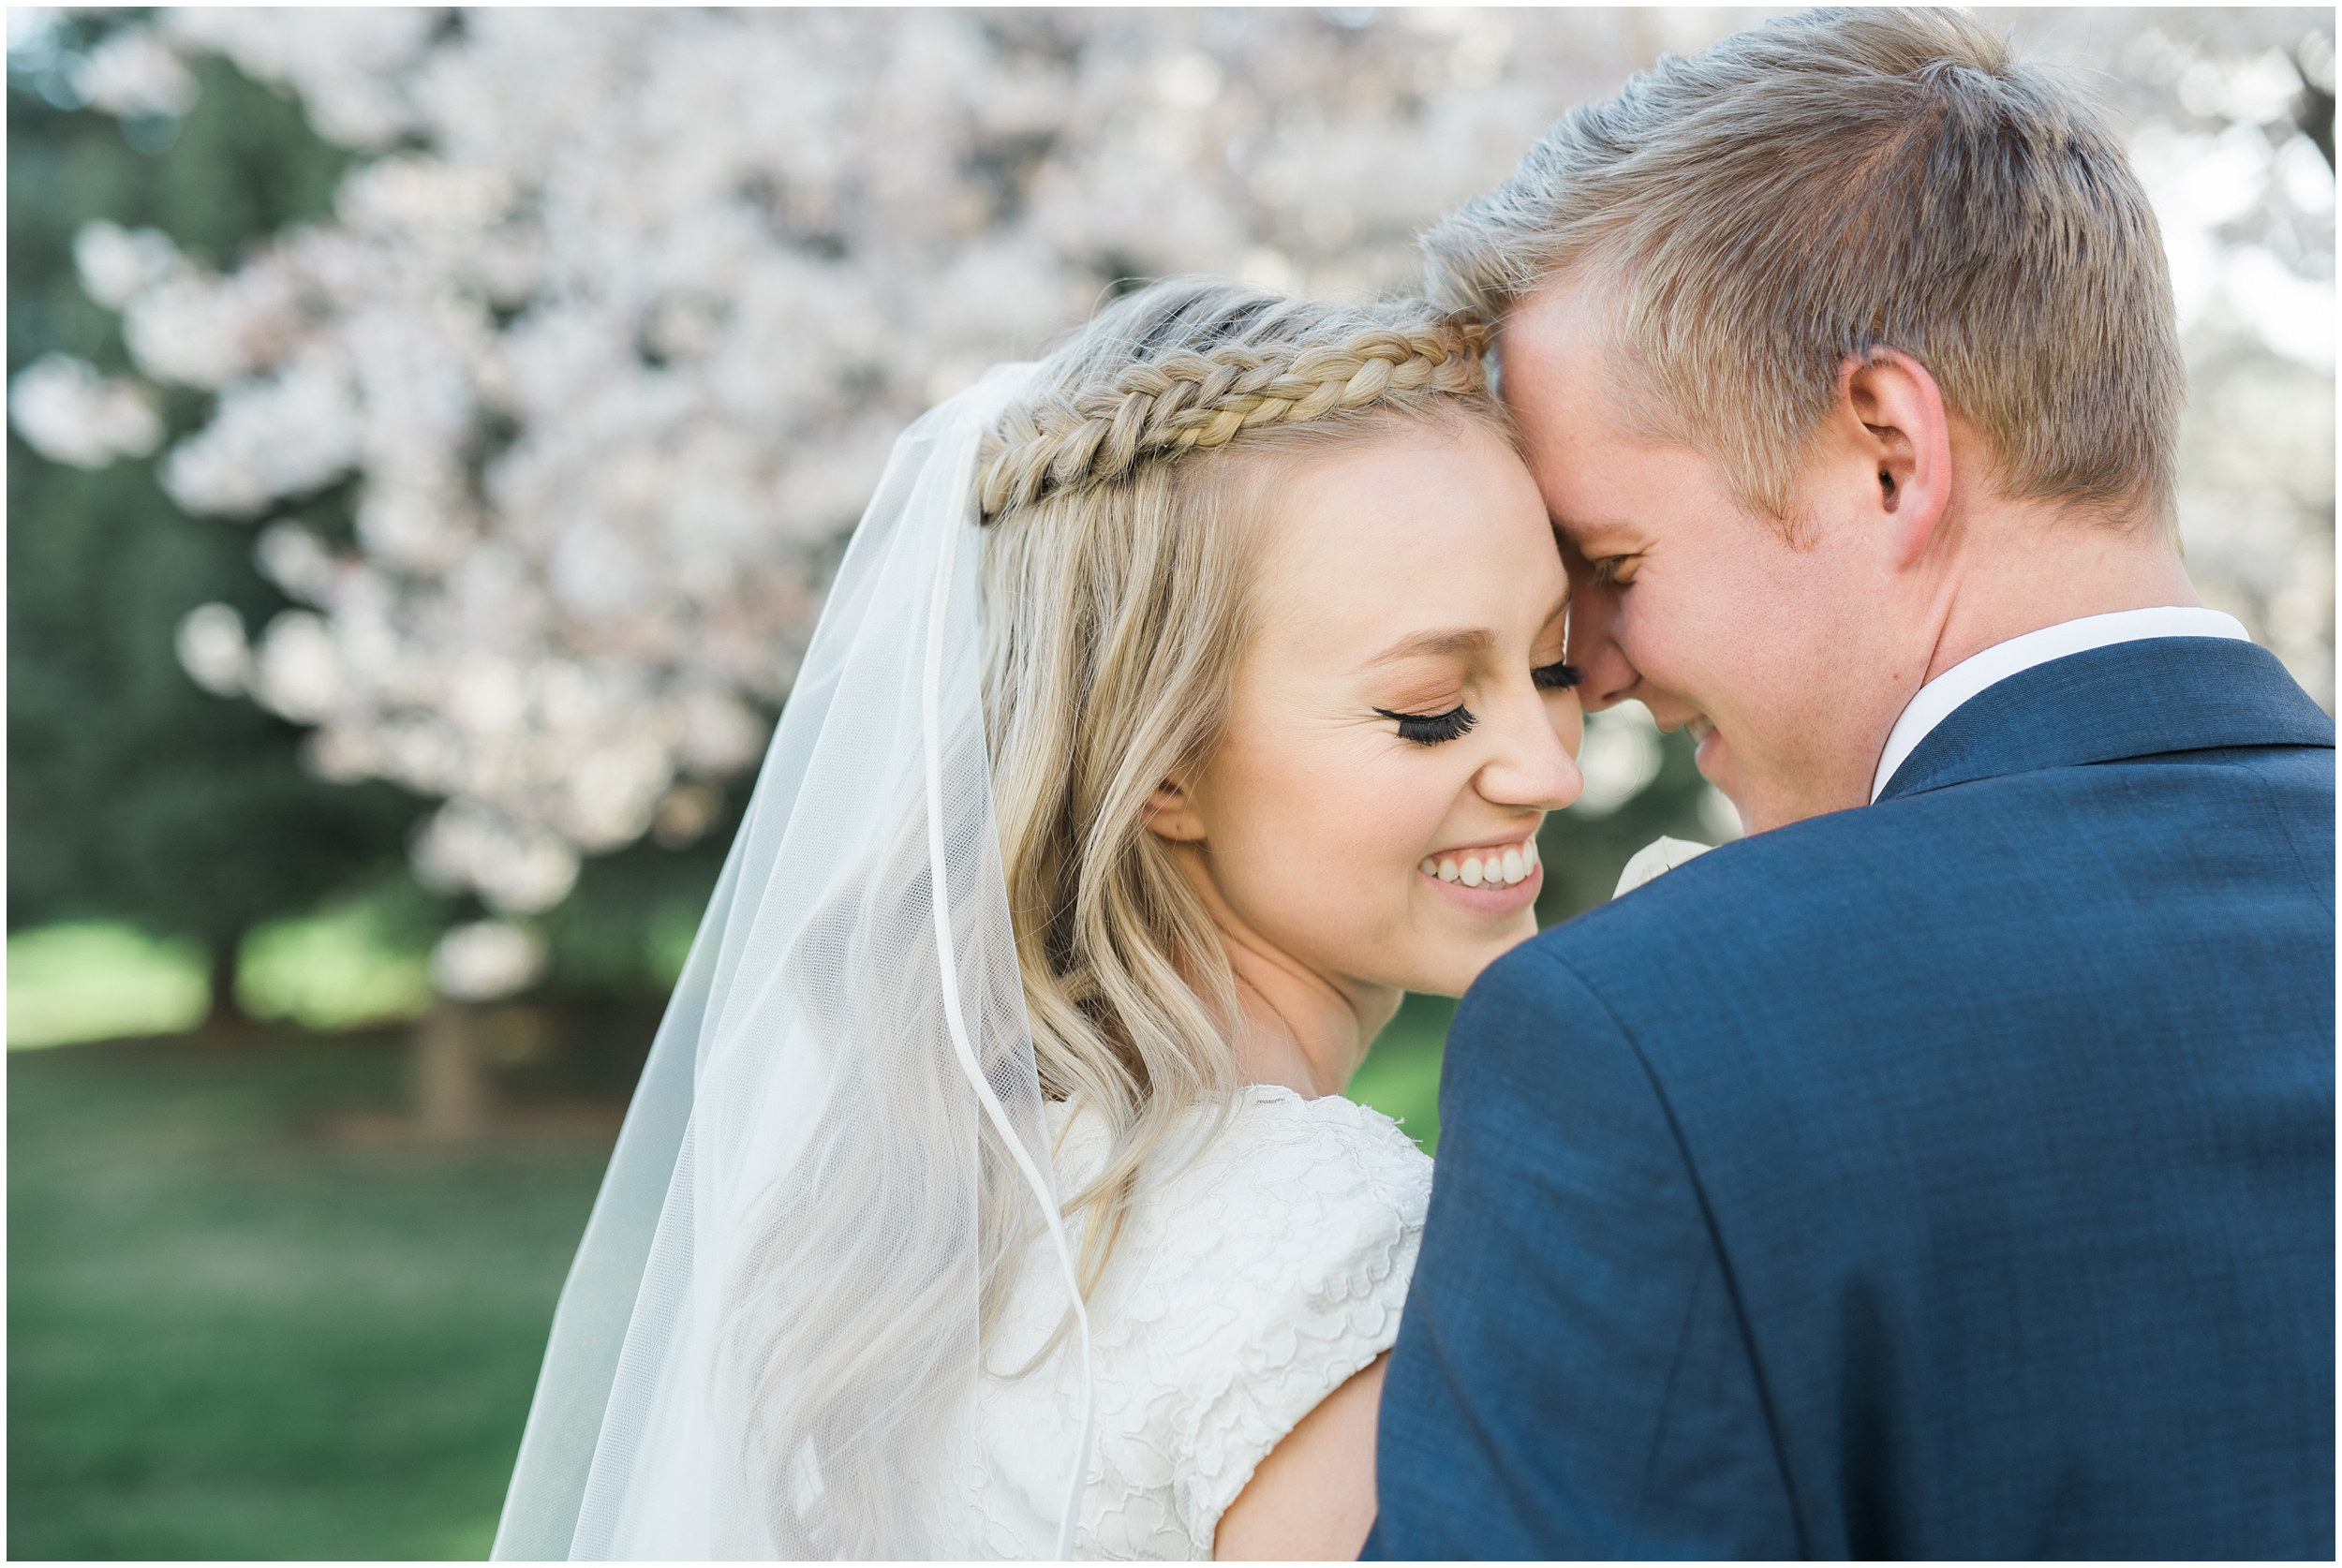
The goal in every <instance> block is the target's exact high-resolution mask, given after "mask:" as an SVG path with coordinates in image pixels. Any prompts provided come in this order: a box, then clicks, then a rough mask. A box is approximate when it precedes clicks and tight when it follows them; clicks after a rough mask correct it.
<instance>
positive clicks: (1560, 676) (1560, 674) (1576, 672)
mask: <svg viewBox="0 0 2342 1568" xmlns="http://www.w3.org/2000/svg"><path fill="white" fill-rule="evenodd" d="M1529 678H1530V679H1531V680H1533V681H1534V682H1536V685H1537V689H1538V690H1539V691H1567V690H1568V689H1569V688H1571V687H1573V686H1576V685H1577V684H1578V683H1579V681H1582V680H1584V679H1585V678H1586V673H1585V672H1584V671H1583V670H1580V669H1579V668H1578V666H1576V665H1575V664H1563V663H1560V662H1555V663H1552V664H1540V665H1538V666H1537V667H1536V668H1535V669H1534V670H1532V671H1530V672H1529Z"/></svg>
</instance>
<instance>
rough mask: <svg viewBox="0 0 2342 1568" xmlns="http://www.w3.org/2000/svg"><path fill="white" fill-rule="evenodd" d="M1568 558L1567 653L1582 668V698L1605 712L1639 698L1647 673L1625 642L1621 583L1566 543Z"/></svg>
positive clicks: (1564, 554) (1596, 710) (1595, 710)
mask: <svg viewBox="0 0 2342 1568" xmlns="http://www.w3.org/2000/svg"><path fill="white" fill-rule="evenodd" d="M1562 558H1563V560H1564V562H1566V563H1567V565H1568V568H1569V637H1568V641H1567V643H1566V648H1567V651H1566V652H1564V654H1563V656H1562V657H1563V658H1564V659H1566V660H1567V661H1568V662H1569V663H1571V664H1573V665H1575V666H1577V668H1578V670H1579V672H1580V675H1581V678H1580V680H1579V684H1578V698H1579V702H1580V703H1583V704H1584V705H1585V709H1586V711H1587V712H1588V713H1599V712H1601V711H1602V710H1603V709H1604V708H1608V707H1613V706H1615V705H1617V704H1618V703H1622V702H1623V701H1625V700H1626V699H1627V698H1628V697H1631V696H1633V695H1634V691H1635V686H1636V684H1637V683H1638V682H1639V681H1640V680H1641V679H1642V674H1641V673H1640V672H1639V671H1638V670H1637V669H1636V668H1635V666H1634V665H1633V663H1632V662H1630V661H1629V660H1628V659H1627V657H1626V650H1625V649H1623V648H1622V647H1621V646H1620V645H1619V640H1618V618H1619V608H1620V607H1619V594H1618V589H1617V587H1616V586H1615V585H1613V584H1608V583H1605V582H1603V581H1602V580H1601V579H1599V578H1597V577H1596V576H1594V574H1593V569H1592V568H1590V567H1588V566H1587V565H1586V563H1585V559H1584V557H1582V556H1580V555H1579V554H1578V553H1577V552H1576V551H1575V550H1572V549H1569V548H1568V547H1567V546H1564V548H1563V550H1562Z"/></svg>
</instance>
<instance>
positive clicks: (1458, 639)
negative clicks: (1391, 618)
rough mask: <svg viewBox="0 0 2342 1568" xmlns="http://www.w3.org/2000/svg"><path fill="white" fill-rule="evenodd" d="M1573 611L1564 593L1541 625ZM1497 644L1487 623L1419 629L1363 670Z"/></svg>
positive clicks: (1481, 649) (1366, 663)
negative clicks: (1476, 625)
mask: <svg viewBox="0 0 2342 1568" xmlns="http://www.w3.org/2000/svg"><path fill="white" fill-rule="evenodd" d="M1568 612H1569V595H1568V594H1567V593H1564V594H1563V595H1562V597H1561V599H1559V600H1558V601H1556V602H1555V604H1554V606H1553V608H1552V609H1551V610H1550V611H1549V612H1548V613H1547V614H1546V617H1545V619H1544V620H1543V621H1541V622H1539V623H1538V629H1539V630H1543V629H1545V628H1546V627H1549V626H1551V625H1552V624H1553V623H1554V622H1555V621H1558V620H1560V619H1561V618H1562V617H1563V616H1564V614H1568ZM1495 646H1496V633H1494V632H1493V631H1490V630H1489V629H1487V628H1486V627H1453V628H1447V629H1442V630H1439V631H1418V632H1416V634H1415V635H1414V636H1412V637H1408V638H1404V639H1402V640H1401V641H1399V642H1396V643H1392V644H1391V645H1390V646H1389V647H1387V648H1385V649H1384V650H1383V651H1382V652H1381V653H1378V654H1376V655H1374V656H1373V657H1372V658H1368V659H1364V660H1362V661H1361V662H1360V663H1359V665H1358V668H1359V669H1360V670H1373V669H1378V668H1380V667H1381V666H1383V665H1386V664H1401V663H1404V662H1405V661H1406V660H1408V659H1411V658H1454V657H1455V656H1456V655H1458V654H1485V653H1487V652H1488V651H1489V650H1490V649H1491V648H1493V647H1495Z"/></svg>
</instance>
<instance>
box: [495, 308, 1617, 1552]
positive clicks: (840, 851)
mask: <svg viewBox="0 0 2342 1568" xmlns="http://www.w3.org/2000/svg"><path fill="white" fill-rule="evenodd" d="M1485 341H1486V336H1485V333H1484V331H1483V330H1482V329H1481V327H1480V326H1479V325H1478V324H1477V323H1476V322H1475V321H1473V320H1471V319H1469V318H1456V317H1444V316H1441V315H1438V314H1436V313H1434V312H1432V311H1431V310H1430V308H1429V307H1428V306H1424V305H1420V304H1406V305H1386V306H1375V307H1355V306H1337V305H1331V304H1322V303H1303V302H1297V301H1289V300H1284V299H1281V298H1277V297H1273V296H1269V295H1264V294H1260V293H1257V292H1254V291H1252V290H1248V289H1244V288H1238V287H1236V286H1234V285H1229V284H1223V283H1214V282H1199V281H1180V282H1172V283H1165V284H1161V285H1157V286H1155V287H1153V288H1148V289H1145V290H1143V291H1141V292H1139V293H1136V294H1134V295H1133V296H1131V297H1129V298H1126V299H1124V300H1122V301H1121V302H1119V303H1117V304H1116V305H1115V306H1113V307H1112V308H1111V309H1109V310H1107V311H1105V312H1104V313H1103V314H1101V315H1100V316H1099V317H1098V318H1096V319H1095V320H1094V321H1092V322H1091V323H1090V325H1089V327H1088V328H1087V329H1085V330H1084V331H1083V332H1082V333H1079V334H1078V335H1077V336H1075V338H1074V340H1073V341H1071V342H1070V343H1069V344H1067V345H1066V346H1065V347H1064V348H1061V349H1060V350H1059V351H1058V352H1056V353H1055V354H1053V355H1051V356H1050V357H1049V358H1048V359H1046V360H1045V361H1044V362H1041V363H1039V364H1038V365H1029V366H1009V367H1004V368H1002V369H1001V370H997V371H995V372H994V373H993V374H992V375H991V376H990V377H986V380H985V381H983V382H982V383H981V384H980V385H978V386H977V387H976V388H974V389H972V390H971V391H970V392H965V393H962V394H961V395H960V396H958V397H956V398H954V399H952V400H951V401H950V402H948V403H946V404H944V405H943V406H942V407H939V408H937V409H935V410H934V411H933V412H931V413H929V414H928V415H927V416H926V417H925V418H924V419H922V420H921V421H920V422H918V423H917V424H915V425H913V426H912V429H911V430H910V431H909V432H908V433H907V434H906V435H905V436H903V437H902V439H901V441H900V442H899V443H898V444H897V448H896V451H895V453H894V456H893V458H892V460H891V461H890V463H889V465H888V467H887V470H886V473H885V475H884V477H883V478H882V481H881V482H880V486H879V491H878V495H877V496H876V498H875V499H874V500H873V501H872V503H871V506H870V509H869V510H868V512H867V514H866V516H865V517H864V520H863V522H862V524H861V525H860V527H859V528H858V529H857V530H856V533H855V536H854V539H853V540H852V546H851V548H850V549H849V551H848V554H847V556H846V559H845V562H844V564H843V566H842V567H841V568H840V570H839V575H838V579H837V584H836V586H835V587H834V589H833V590H832V592H831V595H830V598H829V600H828V603H827V606H826V607H825V609H824V611H823V619H822V623H821V627H820V629H819V630H818V632H817V633H816V635H815V638H814V642H813V644H812V646H811V648H810V649H809V651H808V655H807V658H806V662H805V667H804V670H803V673H802V674H801V676H800V678H799V680H798V683H797V686H796V688H795V691H794V693H793V695H792V697H791V699H790V701H789V703H788V706H787V708H786V710H785V711H784V713H783V715H782V717H781V721H780V725H779V728H778V732H777V734H776V735H775V737H774V741H773V747H772V750H771V753H770V755H769V757H768V759H767V761H766V763H765V767H764V771H763V776H762V777H761V778H760V779H759V781H758V784H757V789H756V793H755V796H754V798H753V800H752V802H751V804H750V806H749V815H748V818H747V821H746V822H745V823H744V825H743V827H742V830H741V833H740V836H739V837H738V839H737V841H736V842H735V843H734V847H733V851H732V854H731V857H730V859H729V860H728V861H727V863H726V865H725V869H724V873H723V877H722V880H720V882H719V885H718V888H717V892H716V895H715V898H714V900H713V902H712V904H711V906H710V908H709V911H708V915H707V919H706V920H705V922H704V924H703V925H702V928H701V931H700V934H699V938H698V940H697V942H696V943H695V945H694V946H693V949H692V952H691V955H690V958H689V962H688V964H687V965H686V968H685V970H684V974H683V978H682V980H681V982H680V983H679V984H678V986H677V988H676V993H675V997H674V1000H673V1002H672V1003H671V1004H670V1007H669V1011H668V1014H667V1017H666V1019H665V1021H664V1023H663V1024H662V1025H661V1027H660V1032H659V1037H658V1040H657V1042H656V1043H655V1045H654V1047H653V1050H652V1053H651V1058H650V1060H649V1063H648V1064H647V1066H646V1067H645V1070H644V1075H643V1081H642V1085H641V1087H640V1088H639V1089H638V1091H637V1093H636V1097H635V1102H634V1104H633V1106H632V1108H631V1109H630V1112H629V1115H628V1118H627V1123H626V1128H625V1131H624V1132H623V1133H622V1134H621V1136H620V1139H619V1143H618V1147H617V1150H616V1152H615V1155H614V1156H613V1159H612V1162H611V1168H610V1173H609V1176H607V1178H606V1179H605V1182H604V1185H603V1189H602V1192H601V1195H600V1199H599V1200H598V1201H597V1203H596V1206H595V1209H594V1214H593V1218H592V1220H591V1221H590V1223H589V1225H588V1227H587V1231H586V1238H585V1241H584V1243H583V1245H582V1247H581V1249H580V1251H579V1254H578V1259H577V1262H576V1265H575V1266H574V1267H573V1269H572V1271H571V1277H570V1280H569V1282H568V1284H567V1286H566V1287H565V1288H564V1291H563V1293H562V1298H561V1304H560V1309H559V1311H558V1314H557V1316H556V1322H555V1325H554V1331H553V1337H552V1341H551V1344H550V1346H549V1347H548V1350H547V1353H546V1357H545V1365H544V1371H543V1374H542V1377H541V1381H540V1383H539V1387H538V1391H537V1398H536V1401H535V1404H534V1405H533V1407H532V1408H531V1410H530V1413H529V1420H528V1427H527V1432H526V1437H525V1439H524V1441H523V1443H522V1449H521V1455H520V1460H519V1463H518V1466H517V1468H516V1471H515V1473H514V1476H513V1480H512V1487H511V1496H510V1498H509V1499H508V1501H507V1503H506V1508H505V1515H504V1520H503V1525H502V1528H501V1530H500V1531H499V1532H498V1535H497V1548H496V1555H497V1557H499V1558H545V1557H579V1558H664V1559H676V1558H684V1559H704V1558H726V1557H787V1558H798V1557H850V1558H957V1559H968V1558H1020V1557H1045V1556H1058V1557H1083V1558H1203V1557H1208V1556H1214V1555H1216V1556H1220V1557H1223V1558H1226V1557H1277V1558H1336V1557H1343V1558H1347V1557H1355V1556H1356V1553H1357V1550H1358V1547H1359V1546H1360V1544H1361V1543H1362V1542H1363V1540H1364V1538H1365V1535H1366V1531H1367V1528H1368V1526H1369V1524H1370V1523H1371V1520H1372V1517H1373V1511H1374V1483H1373V1462H1374V1427H1375V1410H1376V1402H1377V1398H1378V1395H1379V1392H1380V1386H1381V1379H1382V1368H1383V1357H1384V1354H1385V1353H1386V1352H1387V1350H1388V1349H1389V1347H1390V1345H1391V1342H1392V1340H1393V1339H1394V1338H1395V1337H1396V1335H1397V1333H1398V1326H1399V1312H1400V1308H1401V1301H1402V1299H1403V1297H1404V1295H1405V1292H1406V1287H1407V1280H1408V1275H1409V1273H1410V1270H1411V1269H1412V1267H1413V1264H1414V1260H1415V1255H1416V1241H1417V1236H1418V1234H1419V1231H1420V1227H1421V1225H1422V1221H1423V1215H1424V1207H1425V1204H1426V1201H1427V1199H1428V1196H1429V1193H1430V1161H1429V1160H1428V1159H1426V1158H1425V1157H1424V1156H1423V1155H1422V1154H1421V1153H1419V1152H1418V1151H1417V1150H1416V1146H1414V1144H1413V1143H1411V1142H1410V1141H1409V1140H1408V1138H1407V1137H1406V1135H1405V1134H1404V1133H1403V1132H1400V1131H1399V1129H1398V1128H1397V1127H1396V1126H1395V1125H1394V1124H1393V1123H1392V1122H1391V1121H1390V1120H1388V1119H1387V1118H1386V1117H1383V1116H1380V1115H1378V1114H1377V1113H1375V1112H1373V1111H1371V1110H1369V1109H1367V1108H1365V1107H1362V1106H1359V1105H1356V1104H1354V1103H1352V1102H1348V1101H1346V1100H1343V1099H1341V1097H1340V1096H1341V1090H1342V1089H1343V1087H1345V1086H1346V1085H1347V1084H1348V1082H1349V1079H1350V1077H1351V1074H1352V1073H1353V1072H1355V1071H1356V1068H1357V1066H1358V1063H1359V1061H1360V1059H1361V1058H1362V1057H1363V1056H1364V1054H1365V1051H1366V1048H1367V1045H1368V1043H1370V1042H1371V1041H1372V1039H1373V1038H1374V1036H1375V1034H1376V1032H1377V1031H1378V1030H1379V1029H1381V1028H1382V1027H1383V1026H1384V1025H1385V1024H1386V1023H1387V1022H1388V1021H1389V1019H1390V1017H1391V1014H1392V1013H1393V1012H1394V1011H1395V1010H1396V1009H1397V1007H1398V1005H1399V1001H1400V999H1401V995H1402V994H1403V993H1404V992H1406V991H1409V990H1417V991H1428V992H1437V993H1442V994H1446V995H1456V994H1460V992H1461V991H1462V990H1463V989H1464V987H1465V986H1467V985H1468V984H1470V983H1471V981H1472V980H1473V978H1474V977H1475V975H1476V974H1478V973H1479V971H1480V970H1481V969H1483V968H1484V967H1485V966H1486V965H1487V964H1488V963H1489V962H1490V961H1491V960H1492V959H1494V958H1495V957H1496V956H1498V955H1499V954H1502V953H1504V952H1505V950H1506V949H1507V948H1509V947H1511V946H1512V945H1513V944H1514V943H1516V942H1518V941H1519V940H1521V939H1523V938H1525V937H1527V936H1529V935H1531V934H1532V932H1533V931H1534V925H1535V922H1534V913H1533V910H1532V905H1533V904H1534V900H1535V897H1536V894H1537V891H1538V888H1539V886H1540V884H1541V876H1540V871H1539V867H1538V865H1537V856H1536V832H1537V827H1538V824H1539V822H1540V821H1542V820H1543V817H1544V814H1545V813H1546V812H1547V811H1549V810H1552V809H1555V808H1558V807H1560V806H1564V805H1566V804H1568V803H1569V801H1571V800H1572V799H1574V798H1575V797H1576V794H1577V792H1578V790H1579V777H1578V773H1577V769H1576V767H1575V765H1574V763H1573V762H1572V761H1571V753H1572V752H1573V751H1574V749H1575V747H1576V745H1577V740H1578V735H1579V709H1578V705H1577V702H1576V698H1575V696H1574V694H1573V693H1572V692H1571V691H1570V690H1569V688H1570V687H1571V685H1572V684H1573V683H1574V681H1575V679H1576V676H1575V673H1574V672H1573V671H1571V670H1570V669H1569V668H1568V667H1567V666H1565V665H1564V663H1563V662H1562V638H1563V630H1564V626H1563V615H1564V604H1565V598H1566V583H1565V578H1564V571H1563V567H1562V563H1561V560H1560V558H1559V556H1558V555H1557V553H1556V551H1555V547H1554V543H1553V540H1552V536H1551V534H1550V531H1549V526H1548V524H1547V520H1546V516H1545V510H1544V507H1543V506H1542V504H1541V503H1540V501H1539V499H1538V496H1537V493H1536V490H1535V488H1534V484H1533V483H1532V481H1531V480H1530V478H1529V476H1528V473H1527V471H1526V470H1525V469H1524V468H1523V466H1521V464H1520V462H1519V459H1518V457H1517V455H1516V454H1515V452H1514V451H1513V448H1512V445H1511V437H1510V435H1509V431H1508V427H1507V426H1506V424H1505V419H1504V416H1503V414H1502V412H1501V409H1500V408H1499V407H1498V405H1497V404H1496V403H1495V402H1494V400H1493V399H1492V397H1491V396H1490V393H1489V392H1488V390H1487V388H1486V385H1485V383H1484V379H1483V376H1482V369H1481V365H1480V361H1479V352H1480V350H1481V348H1483V346H1484V344H1485Z"/></svg>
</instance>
